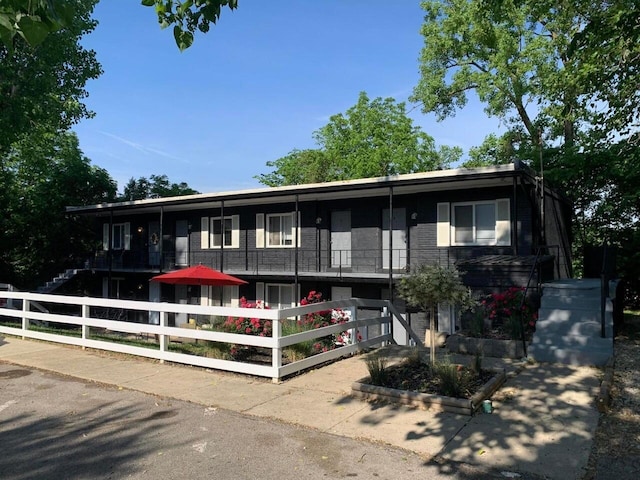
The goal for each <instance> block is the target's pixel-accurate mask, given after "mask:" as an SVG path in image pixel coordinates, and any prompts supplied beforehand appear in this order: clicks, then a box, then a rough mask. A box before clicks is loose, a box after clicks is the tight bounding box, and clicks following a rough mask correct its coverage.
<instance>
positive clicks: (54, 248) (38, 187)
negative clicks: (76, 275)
mask: <svg viewBox="0 0 640 480" xmlns="http://www.w3.org/2000/svg"><path fill="white" fill-rule="evenodd" d="M2 178H3V182H4V185H3V187H4V188H6V190H7V195H6V198H5V204H4V205H3V210H4V212H5V215H4V216H5V219H6V220H5V221H4V223H3V227H4V231H3V235H2V236H1V237H0V243H1V245H0V271H1V272H2V278H5V279H8V280H9V281H10V283H14V284H15V285H17V286H20V287H26V288H32V287H35V286H37V285H38V284H41V283H42V282H43V281H45V280H48V279H51V278H52V276H53V275H54V274H55V273H59V272H60V271H61V270H62V269H64V268H68V267H71V266H77V260H78V259H80V258H85V257H84V255H86V254H87V253H89V252H91V251H93V248H94V245H93V242H94V241H95V238H94V232H93V229H92V228H91V227H90V225H89V223H88V222H89V221H88V220H87V219H77V220H76V221H70V219H68V218H67V217H66V214H65V207H66V206H68V205H87V204H95V203H103V202H108V201H113V200H114V199H115V194H116V184H115V182H114V181H113V180H112V179H111V177H110V176H109V174H108V173H107V172H106V171H105V170H103V169H101V168H98V167H95V166H92V165H91V163H90V161H89V159H88V158H87V157H85V156H84V155H83V154H82V152H81V150H80V148H79V146H78V139H77V137H76V136H75V134H73V133H51V132H46V131H38V132H34V133H33V135H29V136H24V137H23V138H22V139H21V140H20V141H19V142H16V143H14V145H13V146H12V148H11V151H10V152H9V154H8V155H7V156H6V157H5V162H4V165H3V171H2Z"/></svg>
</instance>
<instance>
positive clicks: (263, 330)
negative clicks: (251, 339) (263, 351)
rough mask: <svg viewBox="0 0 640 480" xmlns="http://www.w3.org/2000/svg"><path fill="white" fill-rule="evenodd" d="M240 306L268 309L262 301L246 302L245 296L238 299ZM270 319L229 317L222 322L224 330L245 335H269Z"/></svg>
mask: <svg viewBox="0 0 640 480" xmlns="http://www.w3.org/2000/svg"><path fill="white" fill-rule="evenodd" d="M240 307H241V308H257V309H268V308H269V307H267V306H266V305H265V304H264V302H263V301H261V300H257V301H256V302H255V303H252V302H248V301H247V299H246V298H244V297H242V298H241V299H240ZM271 327H272V325H271V320H265V319H262V318H244V317H229V318H227V320H226V321H225V322H224V324H223V328H224V330H226V331H228V332H231V333H244V334H246V335H259V336H261V337H270V336H271Z"/></svg>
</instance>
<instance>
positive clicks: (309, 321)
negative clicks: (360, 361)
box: [297, 290, 351, 353]
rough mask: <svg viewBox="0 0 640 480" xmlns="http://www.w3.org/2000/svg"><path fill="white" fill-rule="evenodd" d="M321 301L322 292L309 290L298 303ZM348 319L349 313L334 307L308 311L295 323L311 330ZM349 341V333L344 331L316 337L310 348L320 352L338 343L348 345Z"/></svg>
mask: <svg viewBox="0 0 640 480" xmlns="http://www.w3.org/2000/svg"><path fill="white" fill-rule="evenodd" d="M322 301H323V300H322V293H320V292H316V291H315V290H311V291H310V292H309V294H308V295H307V296H306V297H305V298H303V299H302V300H300V305H311V304H313V303H320V302H322ZM348 321H349V315H348V314H347V312H345V311H344V310H341V309H334V310H321V311H319V312H313V313H308V314H307V315H304V316H303V317H302V318H301V319H300V320H298V321H297V323H298V326H299V327H301V330H313V329H316V328H322V327H328V326H329V325H338V324H343V323H347V322H348ZM349 343H351V334H350V333H349V332H348V331H344V332H341V333H337V334H333V335H328V336H326V337H322V338H318V339H316V341H315V342H314V343H313V345H312V348H313V351H314V353H320V352H327V351H329V350H333V349H334V348H336V346H339V345H348V344H349Z"/></svg>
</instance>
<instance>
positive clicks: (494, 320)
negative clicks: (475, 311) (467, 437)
mask: <svg viewBox="0 0 640 480" xmlns="http://www.w3.org/2000/svg"><path fill="white" fill-rule="evenodd" d="M523 297H524V288H522V287H511V288H509V289H508V290H507V291H505V292H502V293H494V294H491V295H489V297H488V298H486V299H484V300H482V301H481V302H480V304H481V307H482V310H483V313H484V315H485V316H486V317H487V318H489V320H491V325H492V326H493V327H496V328H498V329H502V330H504V331H505V333H508V334H509V335H510V336H511V338H514V339H518V338H520V335H521V331H522V326H523V325H524V328H525V333H527V334H530V333H532V332H534V331H535V327H536V321H537V320H538V312H536V311H534V310H533V308H532V307H531V305H530V304H529V303H528V302H526V301H525V302H524V303H523V301H522V300H523Z"/></svg>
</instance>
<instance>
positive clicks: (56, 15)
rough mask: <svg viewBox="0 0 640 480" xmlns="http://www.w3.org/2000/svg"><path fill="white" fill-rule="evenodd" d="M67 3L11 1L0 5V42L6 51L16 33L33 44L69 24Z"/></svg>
mask: <svg viewBox="0 0 640 480" xmlns="http://www.w3.org/2000/svg"><path fill="white" fill-rule="evenodd" d="M73 14H74V11H73V5H71V2H53V1H50V0H12V1H10V2H3V3H2V5H1V6H0V41H2V43H4V45H5V47H6V48H7V49H9V50H11V49H12V48H13V42H14V41H15V38H16V36H17V37H19V38H22V39H23V40H25V41H26V42H27V43H28V44H29V45H31V46H34V47H35V46H37V45H39V44H40V43H42V41H43V40H44V39H45V38H46V36H47V35H48V34H49V33H51V32H55V31H57V30H59V29H60V28H62V27H63V26H68V25H69V24H71V23H72V18H73Z"/></svg>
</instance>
